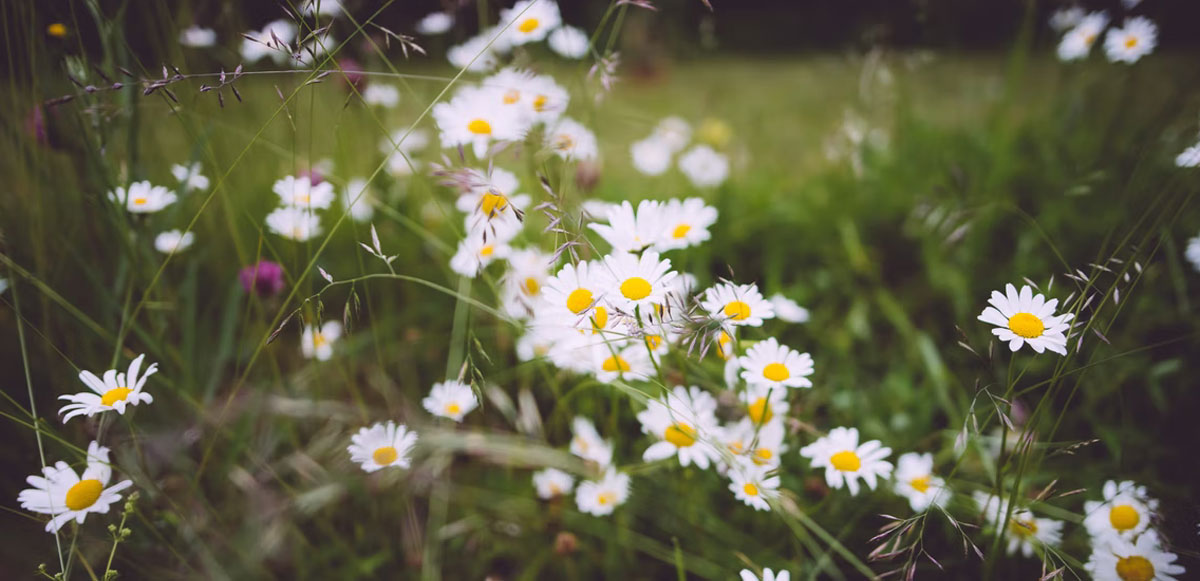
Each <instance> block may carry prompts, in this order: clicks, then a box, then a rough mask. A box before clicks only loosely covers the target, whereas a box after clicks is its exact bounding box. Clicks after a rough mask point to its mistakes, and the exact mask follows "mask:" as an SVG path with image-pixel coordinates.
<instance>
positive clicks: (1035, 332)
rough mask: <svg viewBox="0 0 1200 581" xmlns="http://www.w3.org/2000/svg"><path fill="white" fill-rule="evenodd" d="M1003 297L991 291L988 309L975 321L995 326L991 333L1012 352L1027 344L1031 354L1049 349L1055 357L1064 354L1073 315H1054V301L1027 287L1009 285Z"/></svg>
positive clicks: (997, 292) (1056, 302)
mask: <svg viewBox="0 0 1200 581" xmlns="http://www.w3.org/2000/svg"><path fill="white" fill-rule="evenodd" d="M1004 290H1005V292H1004V294H1000V292H999V291H992V298H991V299H989V300H988V303H989V304H990V305H991V306H990V307H988V308H986V309H984V310H983V312H982V313H980V315H979V320H980V321H983V322H985V323H991V324H993V325H996V327H997V328H995V329H992V334H993V335H995V336H996V337H998V338H999V339H1000V340H1001V341H1004V342H1006V343H1008V348H1009V349H1011V350H1013V351H1016V350H1018V349H1020V348H1021V346H1022V345H1024V344H1026V343H1028V344H1029V346H1030V347H1031V348H1033V350H1034V351H1036V352H1038V353H1042V352H1043V351H1046V350H1050V351H1053V352H1055V353H1058V354H1059V355H1066V354H1067V337H1066V335H1065V334H1064V333H1065V332H1066V331H1067V330H1068V329H1070V325H1069V324H1068V323H1067V321H1070V320H1071V319H1072V318H1073V317H1074V316H1075V315H1074V314H1072V313H1063V314H1061V315H1055V314H1054V307H1056V306H1058V299H1050V300H1049V301H1047V300H1046V297H1044V296H1042V294H1041V293H1038V294H1036V295H1035V294H1033V289H1032V288H1031V287H1029V286H1028V285H1026V286H1023V287H1021V290H1020V291H1019V292H1018V291H1017V288H1016V287H1015V286H1013V285H1011V284H1009V285H1007V286H1006V287H1005V289H1004Z"/></svg>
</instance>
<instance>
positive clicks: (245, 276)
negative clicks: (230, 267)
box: [238, 260, 283, 297]
mask: <svg viewBox="0 0 1200 581" xmlns="http://www.w3.org/2000/svg"><path fill="white" fill-rule="evenodd" d="M238 282H241V283H242V288H243V289H245V291H246V292H248V293H249V292H253V293H255V294H257V295H258V296H260V297H270V296H275V295H277V294H279V291H282V290H283V267H282V266H279V264H278V263H275V262H271V261H270V260H260V261H258V262H257V263H255V264H251V265H249V266H246V267H243V268H242V269H241V270H240V271H238Z"/></svg>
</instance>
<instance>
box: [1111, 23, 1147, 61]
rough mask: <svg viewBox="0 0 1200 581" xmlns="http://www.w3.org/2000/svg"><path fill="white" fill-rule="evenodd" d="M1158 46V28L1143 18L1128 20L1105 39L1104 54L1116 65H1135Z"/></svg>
mask: <svg viewBox="0 0 1200 581" xmlns="http://www.w3.org/2000/svg"><path fill="white" fill-rule="evenodd" d="M1157 45H1158V27H1157V26H1155V24H1154V23H1153V22H1151V21H1150V19H1148V18H1145V17H1142V16H1135V17H1133V18H1130V19H1129V20H1126V21H1125V26H1123V27H1121V28H1110V29H1109V30H1108V35H1107V36H1105V37H1104V52H1105V54H1107V55H1108V60H1110V61H1112V62H1115V63H1116V62H1120V63H1131V64H1132V63H1135V62H1137V61H1138V60H1139V59H1141V58H1142V57H1144V56H1146V55H1148V54H1150V53H1152V52H1154V47H1155V46H1157Z"/></svg>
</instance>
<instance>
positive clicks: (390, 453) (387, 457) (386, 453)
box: [371, 446, 396, 466]
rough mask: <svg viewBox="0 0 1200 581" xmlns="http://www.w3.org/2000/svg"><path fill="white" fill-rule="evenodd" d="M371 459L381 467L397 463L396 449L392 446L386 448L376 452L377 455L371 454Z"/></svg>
mask: <svg viewBox="0 0 1200 581" xmlns="http://www.w3.org/2000/svg"><path fill="white" fill-rule="evenodd" d="M371 459H372V460H375V463H376V464H378V465H380V466H387V465H388V464H391V463H392V462H395V461H396V449H395V448H393V447H392V446H384V447H382V448H380V449H378V450H375V453H374V454H371Z"/></svg>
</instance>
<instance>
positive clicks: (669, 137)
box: [653, 116, 692, 154]
mask: <svg viewBox="0 0 1200 581" xmlns="http://www.w3.org/2000/svg"><path fill="white" fill-rule="evenodd" d="M653 137H654V138H655V139H658V140H660V141H662V143H663V145H664V146H666V148H667V149H668V150H669V151H670V152H671V153H672V154H674V153H677V152H678V151H679V150H681V149H683V148H684V147H687V144H688V142H689V141H691V140H692V126H691V125H688V122H687V121H684V120H683V118H682V117H675V116H671V117H664V118H663V119H662V121H659V122H658V125H657V126H655V128H654V133H653Z"/></svg>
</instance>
